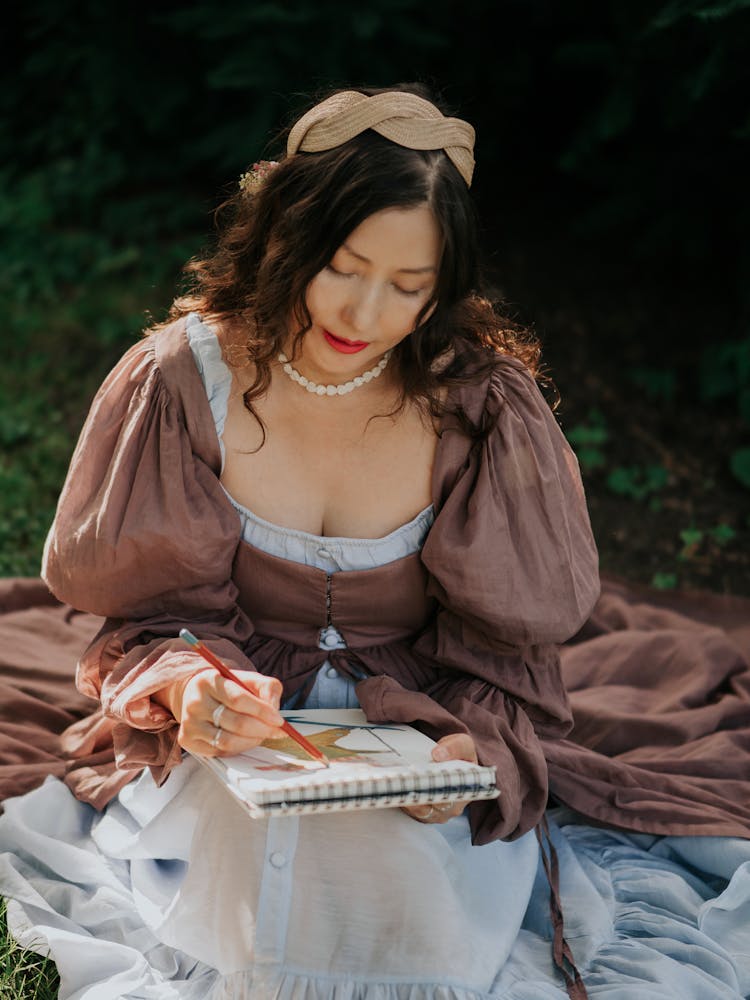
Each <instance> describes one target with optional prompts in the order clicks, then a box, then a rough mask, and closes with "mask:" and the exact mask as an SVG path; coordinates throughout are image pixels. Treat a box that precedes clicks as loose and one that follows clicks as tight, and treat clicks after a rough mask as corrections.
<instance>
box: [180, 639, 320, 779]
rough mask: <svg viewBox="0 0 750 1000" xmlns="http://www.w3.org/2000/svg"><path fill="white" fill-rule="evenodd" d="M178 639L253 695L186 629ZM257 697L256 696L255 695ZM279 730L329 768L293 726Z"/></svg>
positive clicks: (284, 724)
mask: <svg viewBox="0 0 750 1000" xmlns="http://www.w3.org/2000/svg"><path fill="white" fill-rule="evenodd" d="M180 638H181V639H183V640H184V641H185V642H186V643H187V644H188V645H189V646H192V648H193V649H196V650H197V651H198V652H199V653H200V654H201V656H202V657H203V659H204V660H206V661H207V662H208V663H210V664H211V666H212V667H216V669H217V670H218V671H219V673H220V674H221V676H222V677H226V679H227V680H228V681H234V683H235V684H239V686H240V687H242V688H244V689H245V690H246V691H249V692H250V694H253V695H254V694H255V691H253V690H252V688H250V687H248V686H247V684H245V683H244V681H241V680H240V679H239V677H237V675H236V674H234V673H232V671H231V670H230V669H229V667H228V666H227V665H226V663H223V662H222V661H221V660H220V659H219V657H218V656H216V654H215V653H212V652H211V650H210V649H209V648H208V646H204V645H203V643H202V642H201V641H200V639H196V637H195V636H194V635H193V633H192V632H189V631H188V630H187V629H186V628H182V629H180ZM256 697H257V695H256ZM281 728H282V729H283V730H284V732H285V733H286V734H287V736H291V738H292V739H293V740H294V741H295V743H299V745H300V746H301V747H302V749H303V750H304V751H305V753H308V754H309V755H310V756H311V757H312V758H313V759H314V760H317V761H319V762H320V763H321V764H325V766H326V767H328V766H329V764H328V761H327V759H326V757H325V754H323V753H321V751H320V750H318V748H317V747H316V746H313V744H312V743H311V742H310V741H309V740H306V739H305V737H304V736H303V735H302V733H300V732H298V731H297V730H296V729H295V728H294V726H291V725H290V724H289V723H288V722H286V721H284V723H283V724H282V726H281Z"/></svg>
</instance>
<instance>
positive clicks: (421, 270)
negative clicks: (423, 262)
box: [341, 243, 437, 274]
mask: <svg viewBox="0 0 750 1000" xmlns="http://www.w3.org/2000/svg"><path fill="white" fill-rule="evenodd" d="M341 246H342V247H343V249H344V250H346V251H347V253H350V254H351V255H352V257H356V258H357V260H361V261H364V263H365V264H372V261H371V260H369V259H368V258H367V257H363V256H362V254H361V253H357V251H356V250H352V248H351V247H350V246H349V245H348V243H342V244H341ZM436 270H437V268H434V267H399V268H398V272H399V274H425V273H426V272H427V271H436Z"/></svg>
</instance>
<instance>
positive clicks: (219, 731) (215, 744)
mask: <svg viewBox="0 0 750 1000" xmlns="http://www.w3.org/2000/svg"><path fill="white" fill-rule="evenodd" d="M223 732H224V730H223V729H217V730H216V732H215V733H214V738H213V739H212V740H211V746H212V747H213V748H214V750H218V749H219V740H220V739H221V734H222V733H223Z"/></svg>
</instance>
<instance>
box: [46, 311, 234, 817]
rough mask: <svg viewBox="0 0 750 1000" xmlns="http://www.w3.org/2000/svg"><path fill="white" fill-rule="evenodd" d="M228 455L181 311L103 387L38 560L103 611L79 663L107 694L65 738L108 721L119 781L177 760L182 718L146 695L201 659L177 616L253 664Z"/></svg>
mask: <svg viewBox="0 0 750 1000" xmlns="http://www.w3.org/2000/svg"><path fill="white" fill-rule="evenodd" d="M220 464H221V457H220V452H219V444H218V440H217V438H216V432H215V427H214V422H213V418H212V416H211V411H210V407H209V405H208V400H207V398H206V394H205V390H204V388H203V384H202V382H201V380H200V376H199V374H198V371H197V368H196V367H195V363H194V361H193V358H192V353H191V351H190V347H189V345H188V343H187V340H186V339H185V322H184V320H178V321H177V322H175V323H173V324H171V325H170V326H169V327H167V328H165V329H163V330H162V331H160V332H159V333H157V334H153V335H151V336H149V337H146V338H144V339H143V340H141V341H139V342H138V343H136V344H135V345H133V347H131V348H130V350H129V351H128V352H127V353H126V354H125V356H124V357H123V358H122V359H121V361H120V362H119V363H118V365H117V366H116V367H115V368H114V370H113V371H112V372H111V374H110V375H109V376H108V377H107V379H106V380H105V382H104V383H103V385H102V387H101V389H100V390H99V392H98V393H97V395H96V397H95V399H94V402H93V404H92V407H91V410H90V412H89V415H88V418H87V420H86V423H85V425H84V427H83V430H82V432H81V436H80V439H79V441H78V445H77V447H76V449H75V452H74V454H73V458H72V461H71V464H70V469H69V471H68V476H67V479H66V482H65V486H64V488H63V491H62V494H61V496H60V501H59V504H58V508H57V513H56V516H55V520H54V523H53V525H52V528H51V530H50V533H49V536H48V538H47V543H46V546H45V551H44V559H43V566H42V575H43V577H44V580H45V581H46V583H47V585H48V586H49V588H50V590H51V591H52V592H53V593H54V594H55V595H56V596H57V597H58V598H59V599H60V600H61V601H64V602H66V603H68V604H71V605H73V606H74V607H76V608H78V609H80V610H85V611H91V612H93V613H94V614H98V615H103V616H106V618H107V621H106V622H105V624H104V627H103V628H102V631H101V632H100V634H99V636H98V637H97V638H96V639H95V640H94V642H93V643H92V644H91V646H90V647H89V648H88V649H87V650H86V652H85V654H84V656H83V657H82V659H81V661H80V663H79V665H78V673H77V685H78V687H79V689H80V690H81V691H82V692H83V693H84V694H87V695H90V696H93V697H96V698H100V699H101V704H102V709H103V713H104V716H105V717H107V718H105V719H104V720H99V722H98V724H97V728H96V730H95V731H93V730H91V731H88V730H87V727H86V721H88V720H85V722H84V723H83V724H79V728H78V730H77V731H75V732H73V733H70V731H69V734H68V740H67V745H68V747H69V748H70V749H71V750H72V752H74V753H75V750H76V738H77V736H80V743H81V747H80V748H79V749H81V750H83V752H87V751H86V749H85V745H86V743H87V742H89V743H90V742H91V741H92V739H95V741H96V742H97V744H100V743H101V741H102V733H101V729H102V725H104V726H105V727H106V724H107V723H108V722H109V720H112V723H111V736H112V739H113V742H114V748H115V756H116V760H117V765H118V768H119V769H122V770H124V771H125V774H124V775H122V780H121V781H119V784H124V783H125V782H126V781H127V780H128V779H129V778H130V777H131V776H132V770H133V769H141V768H142V767H144V766H145V765H149V766H151V767H152V769H153V771H154V775H155V777H156V778H157V780H162V779H163V778H164V777H166V774H167V773H168V771H169V769H170V768H171V767H173V766H174V764H176V763H178V762H179V759H180V748H179V746H178V745H177V743H176V735H177V725H176V723H175V720H174V719H173V718H172V716H171V715H170V713H169V712H168V711H167V710H166V709H164V708H163V707H162V706H160V705H159V704H157V703H156V702H154V701H152V700H151V698H150V695H151V694H152V693H153V692H154V691H157V690H159V688H161V687H164V686H165V685H166V684H168V683H170V682H171V681H172V680H177V679H179V678H180V677H183V676H186V675H187V674H190V673H194V672H195V657H194V655H192V654H190V653H189V651H188V653H187V655H186V648H185V647H184V644H183V643H181V642H180V640H179V639H176V638H175V637H176V635H177V633H178V631H179V629H180V628H181V627H182V626H183V625H186V626H188V627H190V628H191V630H192V631H194V632H195V633H196V634H198V635H199V636H200V637H201V638H203V639H204V640H206V642H207V644H208V645H210V646H211V648H213V649H214V651H215V652H217V653H218V654H219V655H221V656H223V657H224V658H226V659H228V660H229V661H230V662H233V663H234V664H235V665H236V666H239V667H244V668H246V669H252V664H251V663H250V661H249V660H247V659H246V658H245V657H244V655H243V654H242V653H241V652H240V649H239V648H238V647H239V646H241V645H242V644H243V643H245V642H246V641H247V639H248V638H249V637H250V636H251V635H252V631H253V629H252V625H251V623H250V622H249V620H248V619H247V617H246V616H245V615H244V614H243V613H242V612H241V611H240V610H239V608H238V607H237V604H236V596H237V591H236V588H235V586H234V584H233V583H232V582H231V571H232V562H233V559H234V555H235V551H236V548H237V545H238V542H239V537H240V523H239V518H238V516H237V514H236V512H235V511H234V509H233V508H232V506H231V504H230V503H229V501H228V500H227V498H226V496H225V494H224V492H223V490H222V488H221V486H220V484H219V480H218V473H219V470H220ZM89 729H90V727H89ZM89 778H90V776H89ZM69 783H71V782H69ZM71 784H74V783H71ZM88 784H89V785H90V786H91V787H90V788H88V790H87V791H86V793H85V797H87V798H89V800H91V801H96V800H97V790H96V787H95V786H96V781H95V780H94V781H91V780H89V782H88ZM115 784H117V782H116V783H115ZM74 790H75V788H74ZM112 791H113V787H112V782H111V780H110V781H109V782H108V794H111V793H112ZM77 794H78V791H77ZM98 804H101V802H99V803H98Z"/></svg>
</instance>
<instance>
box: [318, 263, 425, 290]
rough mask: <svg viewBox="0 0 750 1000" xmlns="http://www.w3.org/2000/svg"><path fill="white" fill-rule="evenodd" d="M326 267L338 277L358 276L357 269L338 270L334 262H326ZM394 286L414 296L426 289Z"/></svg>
mask: <svg viewBox="0 0 750 1000" xmlns="http://www.w3.org/2000/svg"><path fill="white" fill-rule="evenodd" d="M325 269H326V271H330V272H331V274H335V275H336V277H337V278H356V277H357V274H356V272H355V271H339V270H337V269H336V268H335V267H334V266H333V264H326V268H325ZM393 287H394V288H395V289H396V291H397V292H398V293H399V294H400V295H409V296H412V295H421V293H422V292H423V291H424V289H423V288H413V289H407V288H401V287H400V286H399V285H395V284H394V285H393Z"/></svg>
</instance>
